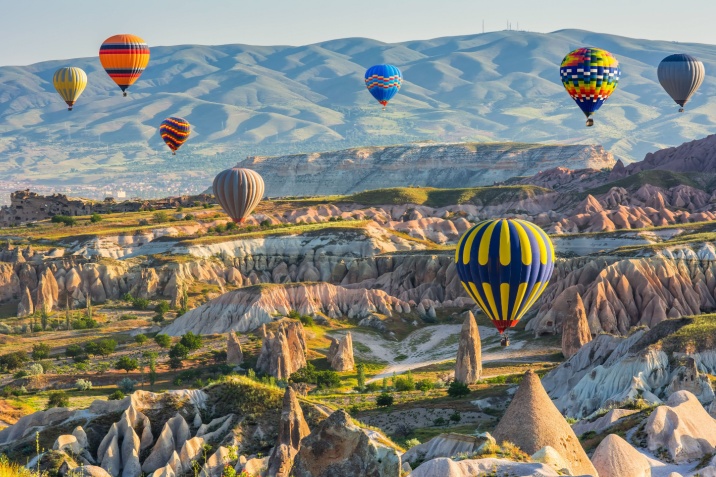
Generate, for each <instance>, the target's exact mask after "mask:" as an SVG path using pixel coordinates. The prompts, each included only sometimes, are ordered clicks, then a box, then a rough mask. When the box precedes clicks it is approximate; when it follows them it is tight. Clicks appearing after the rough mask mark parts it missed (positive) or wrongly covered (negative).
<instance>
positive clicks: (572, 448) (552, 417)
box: [493, 370, 596, 475]
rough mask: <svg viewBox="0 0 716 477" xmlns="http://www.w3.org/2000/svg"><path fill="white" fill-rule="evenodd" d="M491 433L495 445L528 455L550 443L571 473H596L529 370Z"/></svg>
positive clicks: (569, 428)
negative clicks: (512, 447)
mask: <svg viewBox="0 0 716 477" xmlns="http://www.w3.org/2000/svg"><path fill="white" fill-rule="evenodd" d="M493 436H494V437H495V440H496V441H497V442H498V444H499V443H502V442H503V441H509V442H512V443H514V444H516V445H517V446H518V447H519V448H520V449H522V450H523V451H524V452H526V453H528V454H534V453H535V452H537V451H538V450H540V449H541V448H543V447H545V446H551V447H553V448H554V449H556V450H557V451H558V452H559V453H560V455H562V457H564V458H565V459H566V460H567V461H568V462H570V465H571V469H570V470H571V471H572V473H576V474H577V475H579V474H592V475H596V470H595V469H594V467H593V466H592V464H591V462H590V461H589V458H588V457H587V454H586V453H585V452H584V449H582V446H581V444H580V443H579V439H577V436H576V435H575V434H574V431H572V428H571V427H569V424H567V421H565V419H564V417H563V416H562V414H560V412H559V411H558V410H557V408H556V407H555V406H554V404H553V403H552V400H551V399H550V398H549V396H548V395H547V393H546V392H545V390H544V388H543V387H542V383H541V382H540V379H539V377H538V376H537V375H536V374H535V373H534V372H532V371H531V370H530V371H528V372H527V373H525V376H524V379H523V380H522V383H521V384H520V387H519V388H518V389H517V393H515V396H514V397H513V398H512V402H511V403H510V405H509V407H508V408H507V411H506V412H505V415H504V416H503V417H502V419H501V420H500V422H499V424H498V425H497V427H496V428H495V431H494V433H493Z"/></svg>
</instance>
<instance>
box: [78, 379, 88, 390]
mask: <svg viewBox="0 0 716 477" xmlns="http://www.w3.org/2000/svg"><path fill="white" fill-rule="evenodd" d="M75 389H76V390H78V391H89V390H90V389H92V381H90V380H89V379H78V380H77V381H75Z"/></svg>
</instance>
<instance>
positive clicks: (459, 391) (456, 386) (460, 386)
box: [447, 380, 470, 398]
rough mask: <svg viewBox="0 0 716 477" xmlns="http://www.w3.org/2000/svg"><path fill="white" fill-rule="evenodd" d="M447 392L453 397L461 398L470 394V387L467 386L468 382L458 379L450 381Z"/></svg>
mask: <svg viewBox="0 0 716 477" xmlns="http://www.w3.org/2000/svg"><path fill="white" fill-rule="evenodd" d="M447 393H448V396H450V397H452V398H461V397H465V396H467V395H468V394H470V388H469V387H467V384H465V383H462V382H460V381H457V380H456V381H453V382H451V383H450V386H449V387H448V390H447Z"/></svg>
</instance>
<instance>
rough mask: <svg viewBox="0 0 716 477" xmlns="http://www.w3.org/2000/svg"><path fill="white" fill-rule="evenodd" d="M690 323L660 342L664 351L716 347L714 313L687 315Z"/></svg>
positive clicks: (694, 350) (715, 315) (684, 350)
mask: <svg viewBox="0 0 716 477" xmlns="http://www.w3.org/2000/svg"><path fill="white" fill-rule="evenodd" d="M688 319H690V320H691V323H689V324H687V325H686V326H683V327H682V328H680V329H679V330H677V331H676V332H674V333H671V334H669V335H668V336H667V337H666V338H664V339H663V340H662V342H661V345H662V349H663V350H664V351H665V352H670V353H671V352H682V353H683V352H686V353H693V352H698V351H703V350H706V349H713V348H716V314H708V315H698V316H694V317H688Z"/></svg>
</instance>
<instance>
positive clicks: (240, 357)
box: [226, 331, 244, 366]
mask: <svg viewBox="0 0 716 477" xmlns="http://www.w3.org/2000/svg"><path fill="white" fill-rule="evenodd" d="M243 362H244V353H243V351H241V342H240V341H239V337H238V336H236V333H234V332H233V331H229V336H228V338H227V340H226V364H228V365H229V366H239V365H240V364H241V363H243Z"/></svg>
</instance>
